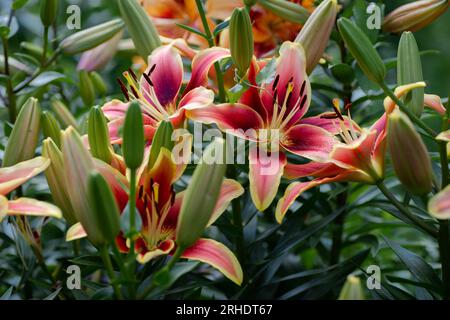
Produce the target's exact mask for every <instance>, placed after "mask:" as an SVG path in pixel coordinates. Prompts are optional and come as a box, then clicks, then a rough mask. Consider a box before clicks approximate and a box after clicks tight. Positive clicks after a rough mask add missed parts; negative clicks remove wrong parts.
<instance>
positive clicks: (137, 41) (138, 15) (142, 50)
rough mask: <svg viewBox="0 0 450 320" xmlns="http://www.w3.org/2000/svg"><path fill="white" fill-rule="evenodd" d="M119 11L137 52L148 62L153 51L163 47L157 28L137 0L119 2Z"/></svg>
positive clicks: (120, 0)
mask: <svg viewBox="0 0 450 320" xmlns="http://www.w3.org/2000/svg"><path fill="white" fill-rule="evenodd" d="M119 9H120V14H121V16H122V18H123V20H124V21H125V24H126V26H127V29H128V32H129V33H130V36H131V38H132V39H133V43H134V46H135V47H136V50H137V52H138V53H139V55H140V56H141V57H142V58H144V60H145V61H147V57H148V56H149V55H150V54H151V53H152V51H153V50H155V49H156V48H157V47H159V46H160V45H161V40H160V39H159V35H158V32H157V31H156V28H155V26H154V25H153V23H152V21H151V20H150V17H149V16H148V15H147V13H146V12H145V10H144V8H142V6H140V5H139V2H138V1H136V0H119Z"/></svg>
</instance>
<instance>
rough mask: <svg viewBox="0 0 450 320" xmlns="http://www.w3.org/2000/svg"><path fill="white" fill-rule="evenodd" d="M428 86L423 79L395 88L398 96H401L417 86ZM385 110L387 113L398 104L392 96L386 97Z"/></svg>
mask: <svg viewBox="0 0 450 320" xmlns="http://www.w3.org/2000/svg"><path fill="white" fill-rule="evenodd" d="M424 87H426V83H425V82H423V81H420V82H416V83H410V84H405V85H402V86H398V87H397V88H396V89H395V92H394V93H395V95H396V96H397V98H401V97H403V96H404V95H405V94H407V93H408V92H410V91H411V90H413V89H415V88H424ZM383 104H384V110H386V113H388V114H389V113H391V112H392V111H394V108H395V106H396V104H395V102H394V101H393V100H392V99H391V98H390V97H386V98H385V99H384V102H383Z"/></svg>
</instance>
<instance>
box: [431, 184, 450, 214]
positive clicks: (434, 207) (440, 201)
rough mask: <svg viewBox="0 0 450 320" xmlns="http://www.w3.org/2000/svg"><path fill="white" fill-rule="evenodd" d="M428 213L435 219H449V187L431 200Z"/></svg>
mask: <svg viewBox="0 0 450 320" xmlns="http://www.w3.org/2000/svg"><path fill="white" fill-rule="evenodd" d="M428 212H429V213H430V214H431V215H432V216H433V217H435V218H436V219H441V220H447V219H450V185H448V186H447V187H446V188H445V189H444V190H441V191H440V192H439V193H438V194H436V195H435V196H433V198H431V200H430V201H429V202H428Z"/></svg>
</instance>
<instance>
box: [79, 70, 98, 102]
mask: <svg viewBox="0 0 450 320" xmlns="http://www.w3.org/2000/svg"><path fill="white" fill-rule="evenodd" d="M78 76H79V79H80V82H79V84H78V85H79V88H80V96H81V99H82V100H83V102H84V105H85V106H88V107H91V106H92V105H93V104H94V100H95V89H94V84H93V83H92V80H91V78H90V77H89V73H88V72H87V71H85V70H80V71H79V73H78Z"/></svg>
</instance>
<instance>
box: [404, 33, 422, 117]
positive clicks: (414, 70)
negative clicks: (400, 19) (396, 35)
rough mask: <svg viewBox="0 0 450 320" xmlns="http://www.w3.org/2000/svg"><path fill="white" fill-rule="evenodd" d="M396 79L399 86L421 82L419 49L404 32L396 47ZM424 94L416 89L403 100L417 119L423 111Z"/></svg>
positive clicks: (408, 34)
mask: <svg viewBox="0 0 450 320" xmlns="http://www.w3.org/2000/svg"><path fill="white" fill-rule="evenodd" d="M397 77H398V79H397V82H398V84H399V85H405V84H408V83H415V82H419V81H423V75H422V63H421V61H420V53H419V48H418V47H417V43H416V40H415V39H414V35H413V34H412V33H411V32H404V33H403V34H402V37H401V39H400V43H399V45H398V54H397ZM424 94H425V92H424V89H423V88H417V89H414V90H412V91H411V93H408V95H407V96H406V98H405V99H404V102H405V105H406V107H407V108H408V109H410V110H411V111H412V112H413V113H414V114H415V115H416V116H418V117H420V115H421V114H422V111H423V105H424V104H423V102H424Z"/></svg>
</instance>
